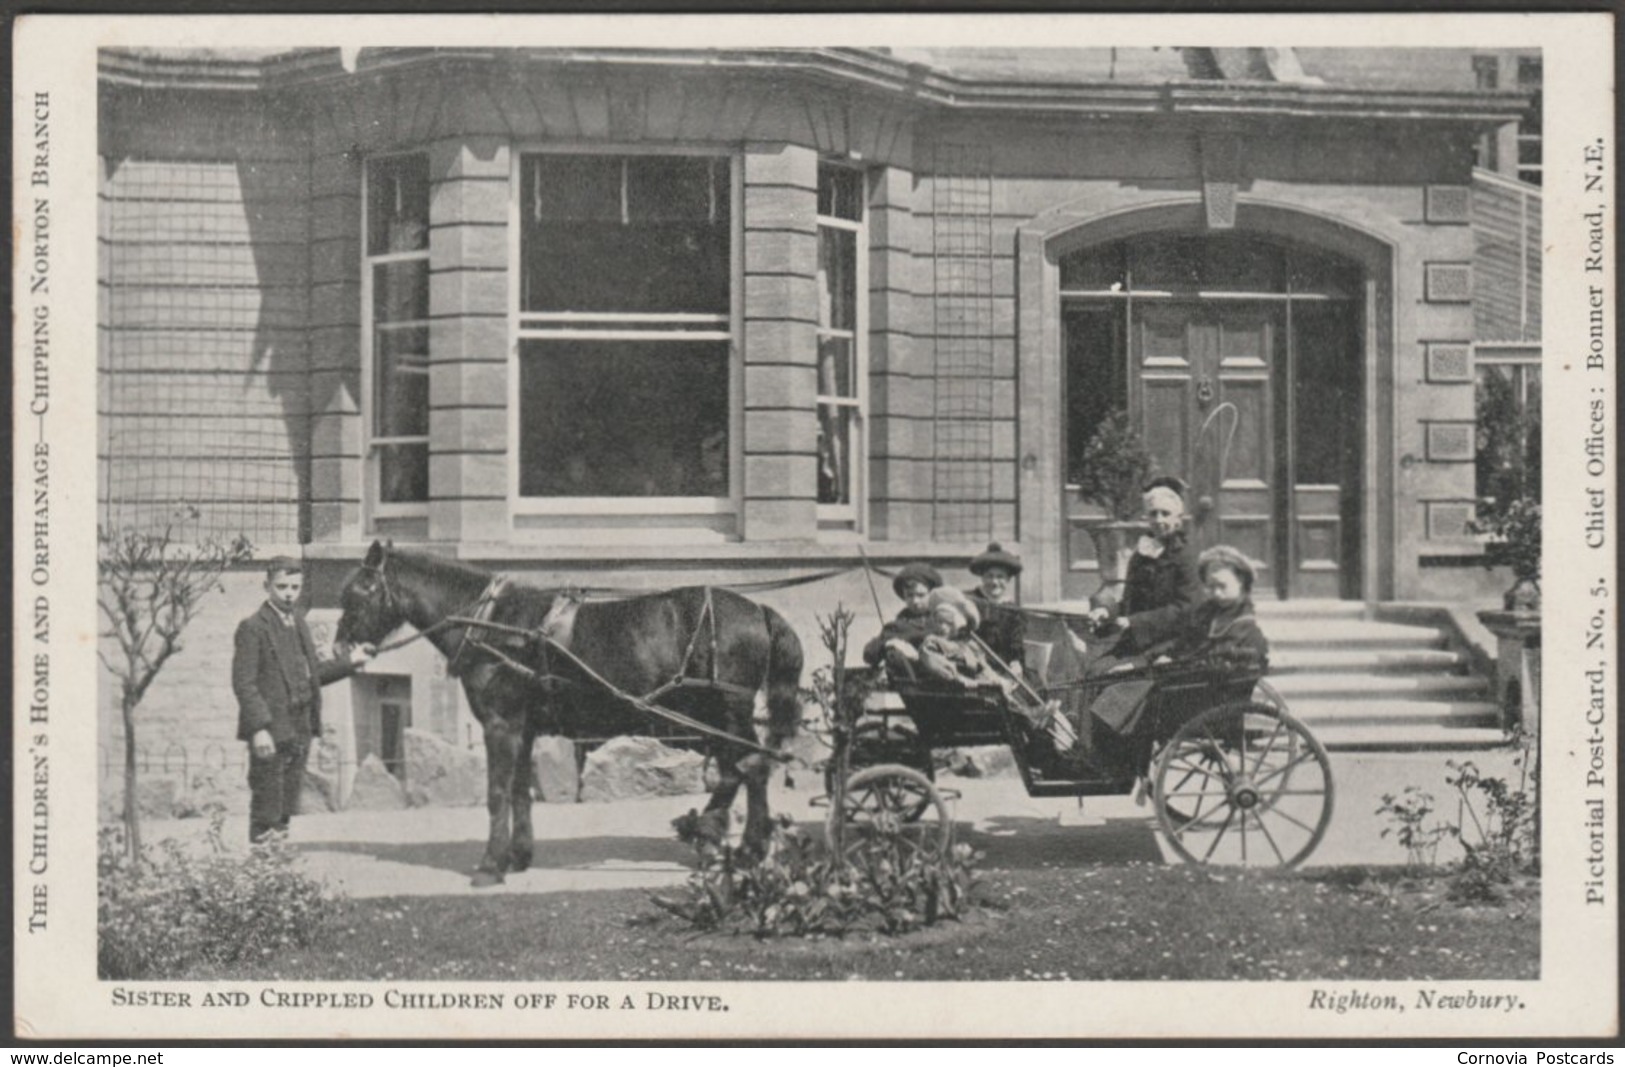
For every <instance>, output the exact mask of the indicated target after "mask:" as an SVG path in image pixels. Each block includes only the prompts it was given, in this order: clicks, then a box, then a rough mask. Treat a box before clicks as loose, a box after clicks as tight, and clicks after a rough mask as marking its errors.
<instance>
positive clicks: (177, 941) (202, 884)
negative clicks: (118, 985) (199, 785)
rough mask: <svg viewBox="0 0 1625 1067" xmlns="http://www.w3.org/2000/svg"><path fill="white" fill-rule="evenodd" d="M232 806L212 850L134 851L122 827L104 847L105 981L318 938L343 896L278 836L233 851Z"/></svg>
mask: <svg viewBox="0 0 1625 1067" xmlns="http://www.w3.org/2000/svg"><path fill="white" fill-rule="evenodd" d="M223 824H224V811H223V809H221V808H219V807H218V806H216V807H215V808H214V810H213V811H212V813H211V819H210V826H209V831H208V841H209V844H210V854H209V855H206V856H202V857H198V856H194V855H191V854H189V853H188V852H186V851H185V849H183V848H182V847H181V846H180V845H179V844H177V843H176V842H174V841H172V840H166V841H163V842H161V843H160V844H158V845H157V846H151V845H147V846H143V847H142V849H141V850H140V852H138V853H137V854H136V856H135V857H134V858H131V857H130V856H129V854H128V851H127V849H126V846H125V841H124V830H123V828H122V827H104V828H103V829H102V831H101V834H100V840H99V842H98V845H99V848H98V851H97V890H98V894H97V907H96V925H97V933H98V942H97V973H98V975H99V976H100V977H101V978H104V979H108V978H111V979H140V978H165V977H177V976H179V975H181V974H183V973H184V972H185V971H186V969H187V968H189V967H191V966H193V965H195V964H199V963H234V962H238V961H244V960H254V959H262V958H267V957H270V956H272V955H274V954H276V953H277V952H279V951H282V950H283V949H287V948H291V947H295V946H303V945H308V944H310V943H312V942H313V941H314V940H315V939H316V937H317V936H318V935H319V934H320V932H321V930H322V929H323V927H324V926H325V925H326V923H327V922H328V921H329V920H330V919H331V917H332V914H333V911H334V908H335V906H336V905H335V902H334V901H333V900H332V899H331V898H329V897H328V896H327V895H326V892H325V890H324V888H323V887H322V885H321V884H320V883H318V882H316V881H314V880H312V879H311V878H310V877H308V876H307V875H305V874H303V873H301V872H300V871H299V870H298V869H297V868H296V867H295V866H294V858H295V854H294V852H293V851H292V850H291V849H289V848H288V847H287V846H286V845H283V844H281V843H280V842H274V841H273V842H267V843H265V844H260V845H255V846H254V847H253V848H252V849H251V850H250V851H249V853H248V854H247V856H242V855H240V854H238V855H233V854H230V853H228V852H227V851H226V849H225V845H224V843H223V841H222V838H221V830H222V826H223Z"/></svg>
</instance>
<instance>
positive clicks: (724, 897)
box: [654, 812, 977, 938]
mask: <svg viewBox="0 0 1625 1067" xmlns="http://www.w3.org/2000/svg"><path fill="white" fill-rule="evenodd" d="M675 825H676V827H677V833H678V837H679V838H681V839H682V840H683V841H685V842H686V843H688V844H690V845H692V846H693V847H694V849H695V851H696V853H697V854H698V859H699V862H698V866H697V867H696V869H695V871H694V873H693V874H691V875H690V876H689V879H688V882H687V883H686V884H685V885H684V887H683V889H682V891H681V893H680V894H679V895H675V896H656V897H654V902H655V904H657V905H659V906H660V907H661V908H664V909H665V910H666V911H668V912H670V913H671V914H673V915H676V916H677V917H679V918H681V919H683V920H684V921H685V922H688V923H690V924H692V925H693V926H694V927H696V928H697V929H700V930H706V931H718V932H726V933H737V934H751V935H753V936H756V937H761V938H767V937H787V936H788V937H805V936H810V935H820V934H822V935H835V936H838V935H842V934H848V933H858V932H865V931H871V932H879V933H885V934H905V933H908V932H910V931H913V930H917V929H919V928H921V927H923V926H929V925H931V924H933V923H936V922H939V921H941V920H943V919H950V918H958V917H959V916H960V915H961V914H962V913H963V911H964V908H965V906H966V903H967V899H968V894H969V892H970V889H971V886H972V882H973V875H972V865H973V864H974V862H975V860H976V858H977V857H976V855H975V853H974V852H973V851H972V850H971V848H970V846H969V845H957V846H955V847H954V848H953V849H952V850H951V851H950V852H949V854H947V855H945V856H940V857H939V856H928V855H924V854H922V853H919V852H915V851H912V850H906V849H899V848H897V847H895V846H894V845H892V844H890V843H889V842H887V841H885V840H884V839H876V840H873V841H868V842H865V843H864V845H863V846H861V847H859V848H856V849H853V850H850V854H849V856H848V857H847V859H845V860H843V859H841V858H840V857H833V856H829V855H826V854H825V852H824V850H823V848H822V846H821V845H819V844H818V843H816V842H815V841H813V839H812V838H811V837H810V836H809V835H808V834H807V833H806V832H805V831H803V830H801V829H800V828H799V827H797V826H796V825H795V824H794V823H793V822H792V821H791V820H790V819H789V818H788V817H786V816H780V817H779V819H778V820H777V822H776V823H775V825H774V827H773V833H772V837H771V840H770V843H769V846H768V850H767V854H766V856H764V857H763V858H762V860H761V861H760V862H759V863H756V864H754V865H744V864H740V863H737V862H736V857H735V854H734V850H733V849H732V848H731V847H730V846H729V844H728V842H727V837H726V832H725V831H726V822H725V820H724V819H718V818H717V817H716V816H715V815H714V814H707V815H697V814H696V813H694V812H690V813H689V814H688V815H686V816H683V817H682V818H680V819H678V820H677V821H676V823H675Z"/></svg>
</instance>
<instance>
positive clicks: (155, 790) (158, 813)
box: [119, 778, 180, 819]
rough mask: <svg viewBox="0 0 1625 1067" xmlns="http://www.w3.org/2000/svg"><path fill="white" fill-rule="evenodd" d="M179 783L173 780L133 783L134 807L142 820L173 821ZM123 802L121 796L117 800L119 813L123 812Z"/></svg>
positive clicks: (150, 780) (163, 779) (152, 779)
mask: <svg viewBox="0 0 1625 1067" xmlns="http://www.w3.org/2000/svg"><path fill="white" fill-rule="evenodd" d="M179 784H180V783H178V782H176V781H175V779H173V778H137V779H136V783H135V806H136V809H137V810H138V811H140V812H141V817H142V818H143V819H173V818H174V817H175V797H176V795H177V794H178V793H179V792H180V790H179V789H178V788H177V786H178V785H179ZM123 804H124V801H123V797H122V795H121V796H120V799H119V811H121V812H122V811H123V810H124V807H123Z"/></svg>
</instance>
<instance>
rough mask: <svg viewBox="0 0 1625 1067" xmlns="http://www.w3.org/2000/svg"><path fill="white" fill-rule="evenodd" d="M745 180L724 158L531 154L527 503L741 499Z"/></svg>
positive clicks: (522, 434)
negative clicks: (740, 225) (737, 194)
mask: <svg viewBox="0 0 1625 1067" xmlns="http://www.w3.org/2000/svg"><path fill="white" fill-rule="evenodd" d="M733 184H734V183H733V168H732V166H731V162H730V160H729V159H728V158H727V157H724V156H712V155H678V154H665V155H654V154H639V155H632V154H612V153H591V154H565V153H554V152H545V153H544V152H537V153H529V154H525V155H522V156H521V157H520V162H519V187H518V231H519V272H518V308H517V316H518V323H517V325H518V338H519V349H518V358H519V363H518V374H517V378H516V380H517V387H518V395H517V405H516V407H517V424H516V427H515V430H516V434H515V439H516V441H517V463H516V468H517V473H516V482H517V495H518V499H519V502H520V503H521V504H523V503H524V502H525V501H527V500H532V501H534V500H538V499H549V500H550V501H551V502H552V504H551V505H550V506H559V505H566V501H567V500H568V498H588V499H598V500H600V501H602V500H604V499H605V498H640V499H643V500H644V503H645V504H647V505H648V506H650V507H655V506H665V507H668V508H672V509H675V510H679V511H681V510H692V509H693V508H694V507H696V506H701V505H703V506H704V507H708V508H711V509H716V508H717V507H719V506H722V505H723V504H724V503H725V500H726V499H727V498H729V496H730V486H731V479H730V470H729V468H730V462H729V458H730V442H731V436H732V429H731V426H732V424H731V412H732V408H733V404H732V399H731V394H732V389H733V368H732V358H731V353H732V350H733V342H734V334H735V327H734V310H733V303H734V285H733V276H734V275H733V260H734V251H733V241H734V235H733V229H734V227H733V195H734V194H733ZM655 498H664V500H665V503H664V505H658V504H657V501H656V499H655ZM685 502H686V505H687V506H686V507H685Z"/></svg>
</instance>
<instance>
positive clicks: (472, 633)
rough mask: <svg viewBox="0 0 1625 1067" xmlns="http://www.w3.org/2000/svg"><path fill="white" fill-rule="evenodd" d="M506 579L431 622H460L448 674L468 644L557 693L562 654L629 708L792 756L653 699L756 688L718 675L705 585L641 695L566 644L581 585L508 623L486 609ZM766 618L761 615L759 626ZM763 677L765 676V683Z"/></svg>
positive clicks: (564, 680) (712, 607) (455, 672)
mask: <svg viewBox="0 0 1625 1067" xmlns="http://www.w3.org/2000/svg"><path fill="white" fill-rule="evenodd" d="M509 584H510V582H509V579H508V578H507V577H505V576H503V575H497V576H496V577H494V578H492V579H491V583H490V585H488V586H486V588H485V590H484V591H483V592H482V593H481V594H480V596H479V598H478V599H477V600H476V601H475V602H474V607H473V611H472V613H471V614H469V615H463V614H461V613H458V614H454V615H450V616H447V617H446V618H445V619H443V620H441V622H440V623H438V624H436V625H437V626H440V625H451V626H461V627H462V628H463V635H462V640H461V641H459V642H458V645H457V650H456V652H455V653H453V654H452V656H451V658H450V659H449V660H448V661H447V665H446V672H447V673H448V674H450V675H452V676H453V677H457V676H459V675H460V674H461V670H460V663H461V660H462V658H463V655H464V653H465V652H467V651H468V650H469V649H470V648H471V647H472V649H473V650H474V651H475V652H478V653H483V654H485V655H486V656H489V657H490V658H491V659H493V660H495V661H496V662H497V663H498V664H499V665H500V666H503V667H505V668H507V669H508V670H511V671H514V672H516V673H518V674H520V675H523V676H524V677H525V678H527V679H528V680H530V681H531V682H533V683H535V684H536V685H537V686H538V687H539V688H541V689H542V690H543V691H545V692H547V693H549V694H550V695H551V694H553V693H556V692H557V691H558V689H559V688H560V687H561V686H562V685H565V684H568V683H570V682H573V681H575V680H576V679H574V678H571V677H570V676H568V675H565V674H561V673H559V672H558V671H557V670H555V669H554V664H555V662H556V661H558V660H562V661H563V662H564V663H565V664H567V665H568V666H570V667H573V668H574V669H575V671H576V672H578V674H579V675H581V676H583V677H585V678H587V679H588V680H589V681H591V682H592V683H594V684H595V685H597V686H598V687H599V688H601V689H602V690H604V691H605V692H608V693H610V694H611V695H612V696H614V697H616V698H618V699H621V700H624V701H626V702H627V703H629V704H631V705H632V706H633V707H634V708H636V709H638V710H639V711H641V712H643V713H645V714H647V715H652V716H654V717H656V718H661V719H665V720H667V721H668V722H671V723H674V724H676V725H678V726H681V727H683V728H684V729H687V730H692V731H694V732H696V733H700V734H703V735H705V736H707V737H710V738H713V739H715V740H718V741H722V742H725V743H726V744H730V745H735V746H738V747H741V748H747V749H750V750H751V751H753V752H757V753H760V754H762V755H765V756H770V757H772V758H773V759H776V760H781V761H788V760H790V759H792V758H793V757H791V756H788V755H786V754H785V753H782V752H779V751H777V750H775V749H771V748H768V747H766V746H765V745H759V744H756V743H754V742H751V741H748V740H745V739H744V738H741V737H738V736H736V735H734V734H730V733H728V732H727V731H725V730H719V729H717V728H716V727H713V726H710V725H708V724H706V723H703V722H700V721H699V720H698V719H695V718H693V717H692V716H689V715H685V714H683V713H682V712H680V711H676V710H674V709H672V708H667V707H663V706H661V705H659V704H656V703H655V701H657V700H659V699H660V698H661V697H664V696H666V695H667V694H669V693H671V692H673V691H675V690H679V689H685V688H687V689H692V688H703V689H710V690H713V691H718V692H723V693H727V694H730V695H733V696H749V697H754V696H755V694H756V690H755V689H747V688H746V687H744V686H742V685H738V684H735V683H733V682H725V681H723V680H722V679H720V678H718V677H717V616H716V604H715V602H714V601H713V598H712V590H711V587H710V586H706V587H705V604H704V606H703V607H702V608H701V609H700V618H699V622H698V623H697V624H696V625H695V627H694V632H693V633H692V634H691V635H690V636H689V641H688V648H687V649H686V650H685V651H684V653H683V660H682V663H681V664H680V665H679V666H678V670H677V673H676V674H675V675H673V676H672V678H670V679H669V680H668V681H666V682H664V683H663V684H661V685H659V686H657V687H656V688H654V689H653V690H651V691H649V692H648V693H644V694H642V695H641V696H640V695H637V694H633V693H628V692H625V691H624V690H622V689H621V688H620V687H618V686H616V685H615V684H614V683H613V682H611V681H609V680H608V679H607V678H605V677H604V676H603V675H601V674H599V673H598V672H597V671H595V670H593V668H592V667H590V666H588V665H587V664H586V663H585V662H584V661H583V660H582V659H581V658H580V657H579V656H577V655H576V654H575V653H574V652H573V651H572V650H571V647H570V646H571V643H572V639H573V637H574V631H575V617H576V612H577V611H578V610H579V609H580V607H581V605H582V603H583V601H584V599H585V596H584V594H583V593H582V592H581V591H580V590H575V589H566V590H562V591H560V592H559V593H558V594H556V595H555V596H554V598H553V603H552V604H551V605H550V606H549V608H548V611H547V614H546V616H544V617H543V619H542V621H541V623H540V625H538V626H537V627H535V628H534V629H531V628H527V627H523V626H513V625H510V624H508V623H501V622H496V621H494V620H493V619H492V618H491V614H492V612H493V611H494V610H495V608H496V602H497V599H498V598H499V597H500V596H501V594H502V592H503V590H504V589H506V588H507V586H508V585H509ZM387 588H388V586H387V583H386V585H385V589H386V591H387ZM757 607H758V610H760V605H757ZM765 621H766V620H765V615H764V626H765ZM480 631H485V632H488V633H495V634H501V635H505V636H508V637H512V638H518V639H519V640H520V641H521V642H523V643H524V644H525V645H527V646H529V647H533V648H534V649H535V650H536V654H537V657H538V658H539V660H540V669H538V668H537V667H533V666H531V665H529V664H527V663H522V662H520V661H519V660H518V659H516V658H515V657H514V656H513V655H512V654H510V652H509V651H507V650H504V649H503V648H501V647H498V645H497V644H495V643H493V642H492V641H490V640H488V639H487V638H485V637H483V636H476V634H478V633H479V632H480ZM702 633H706V634H708V636H709V640H710V646H711V657H710V662H711V670H710V674H711V676H710V677H709V678H695V677H692V676H691V675H690V673H689V665H690V664H691V663H692V662H693V660H694V653H695V650H696V649H697V648H698V647H699V641H700V635H701V634H702ZM510 648H511V646H510ZM765 680H766V679H765V678H764V683H765Z"/></svg>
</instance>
